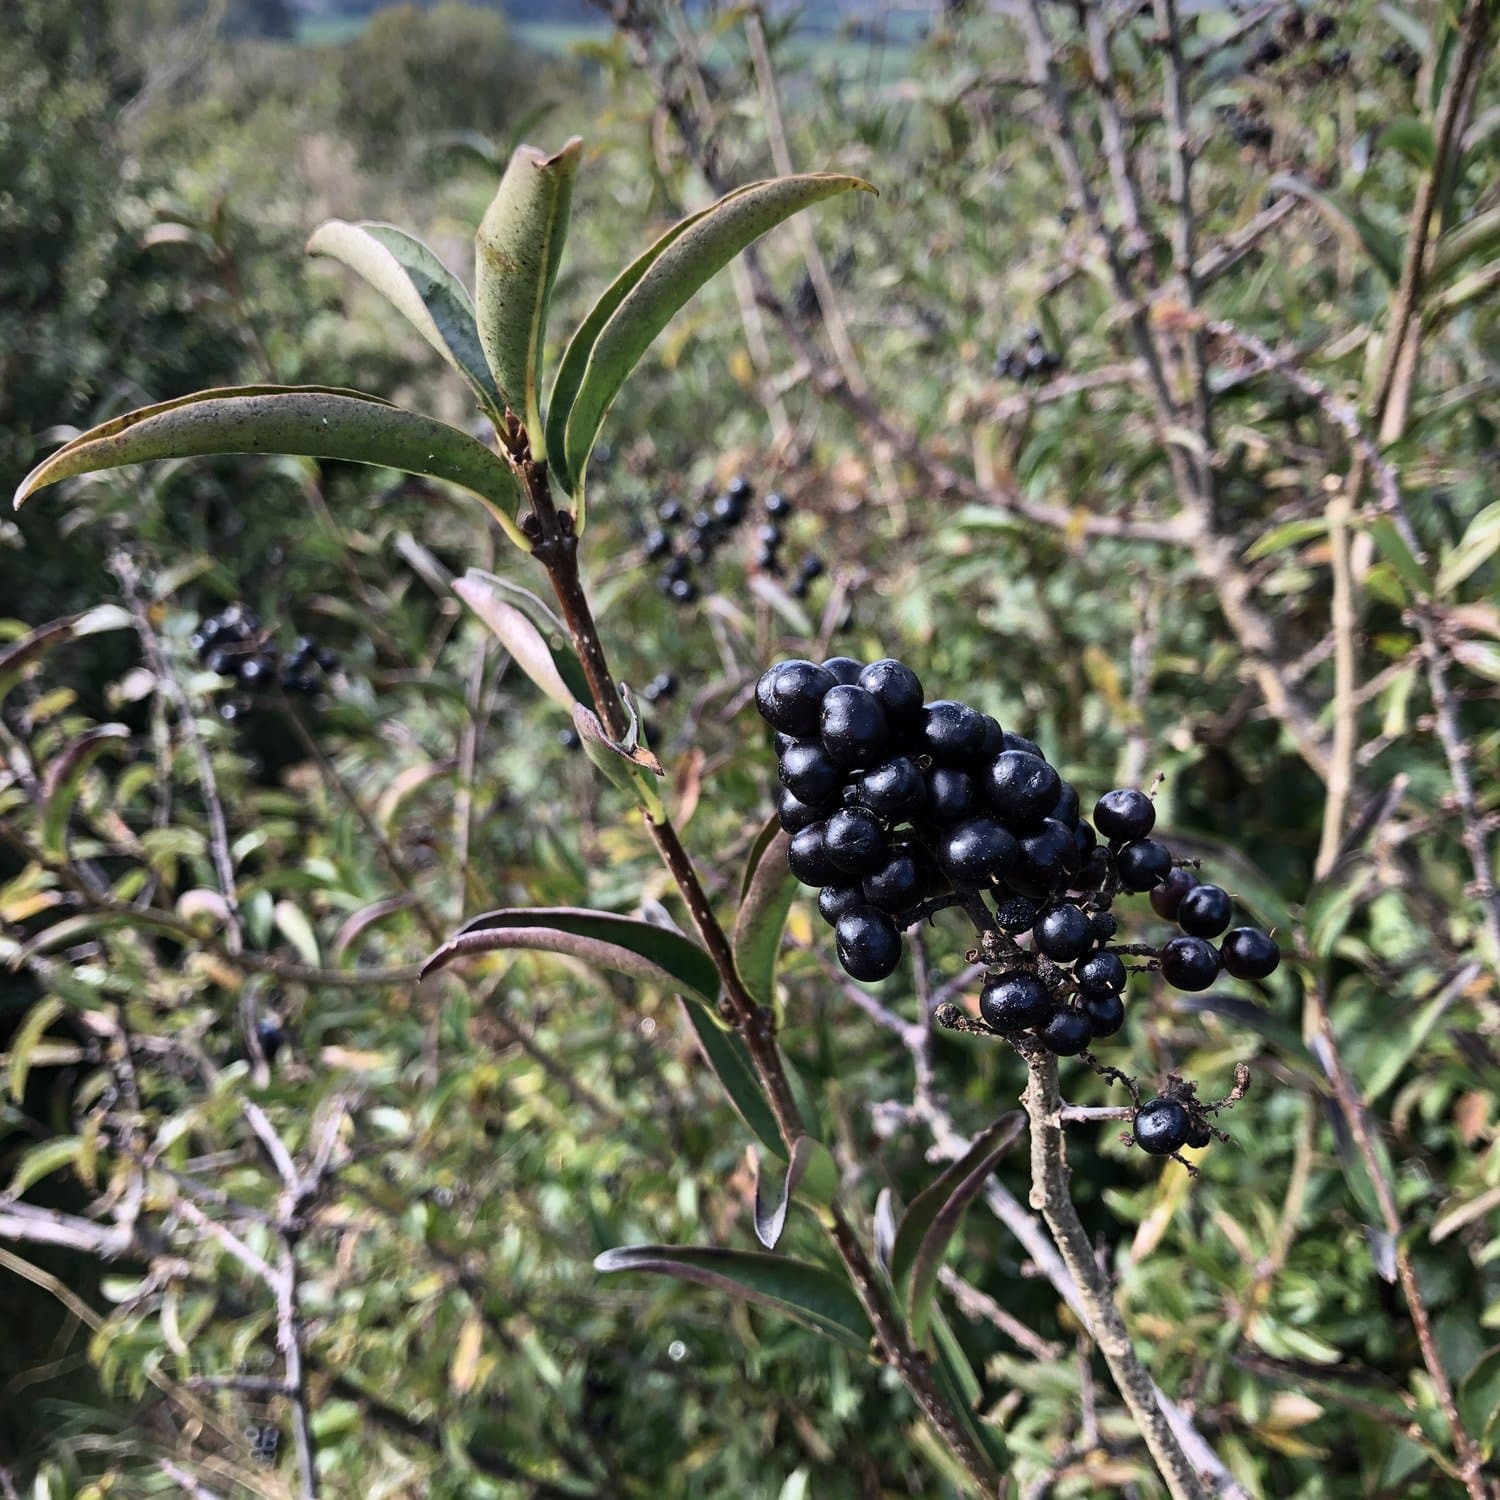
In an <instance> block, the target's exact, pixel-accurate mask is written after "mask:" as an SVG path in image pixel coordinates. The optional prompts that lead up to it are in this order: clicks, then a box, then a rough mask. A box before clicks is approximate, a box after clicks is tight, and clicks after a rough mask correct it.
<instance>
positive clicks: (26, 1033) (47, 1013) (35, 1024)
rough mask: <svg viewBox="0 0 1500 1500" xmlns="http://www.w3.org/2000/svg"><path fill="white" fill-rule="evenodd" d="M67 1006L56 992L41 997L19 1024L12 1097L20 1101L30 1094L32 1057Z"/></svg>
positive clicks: (13, 1044) (12, 1053)
mask: <svg viewBox="0 0 1500 1500" xmlns="http://www.w3.org/2000/svg"><path fill="white" fill-rule="evenodd" d="M66 1009H67V1007H66V1006H65V1005H64V1004H63V1003H62V1001H61V1000H59V999H58V998H57V996H55V995H49V996H48V997H47V998H46V999H45V1000H39V1001H38V1002H37V1003H36V1004H35V1005H33V1006H32V1007H31V1009H30V1010H29V1011H28V1012H27V1013H26V1019H25V1020H24V1021H22V1022H21V1024H20V1025H19V1026H18V1027H16V1030H15V1033H14V1035H13V1036H12V1037H11V1039H10V1068H9V1072H10V1097H11V1098H12V1099H14V1100H15V1101H16V1102H17V1103H19V1102H20V1101H21V1100H22V1099H23V1098H25V1096H26V1079H27V1076H28V1075H29V1074H30V1072H31V1060H32V1056H33V1054H34V1053H35V1051H36V1046H37V1043H38V1042H40V1041H41V1039H42V1038H43V1037H44V1036H45V1035H46V1034H47V1028H48V1027H49V1026H51V1025H52V1023H53V1022H54V1021H55V1020H57V1019H58V1017H59V1016H61V1015H62V1014H63V1012H64V1011H65V1010H66Z"/></svg>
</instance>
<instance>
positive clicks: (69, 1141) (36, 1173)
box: [6, 1135, 83, 1198]
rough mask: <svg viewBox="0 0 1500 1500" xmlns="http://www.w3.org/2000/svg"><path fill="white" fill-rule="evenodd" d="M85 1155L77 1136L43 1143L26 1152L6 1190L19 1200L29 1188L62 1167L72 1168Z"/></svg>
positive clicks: (63, 1137)
mask: <svg viewBox="0 0 1500 1500" xmlns="http://www.w3.org/2000/svg"><path fill="white" fill-rule="evenodd" d="M82 1153H83V1142H82V1141H81V1140H79V1139H78V1137H77V1136H76V1135H69V1136H62V1137H60V1138H59V1139H57V1140H54V1141H43V1142H42V1144H41V1145H40V1146H33V1147H32V1148H31V1150H30V1151H27V1152H25V1153H24V1154H23V1155H22V1157H21V1160H20V1161H19V1162H18V1163H17V1165H16V1170H15V1175H14V1176H12V1178H11V1179H10V1186H9V1188H7V1189H6V1191H7V1192H8V1193H9V1195H10V1196H11V1197H13V1198H19V1197H20V1196H21V1194H22V1193H24V1192H25V1191H26V1189H27V1188H29V1187H32V1186H33V1185H34V1184H36V1183H38V1182H40V1181H41V1180H42V1178H44V1177H47V1176H50V1175H51V1174H52V1173H53V1172H56V1171H58V1170H59V1168H62V1167H70V1166H72V1165H73V1163H74V1162H76V1161H77V1160H78V1158H79V1156H80V1155H82Z"/></svg>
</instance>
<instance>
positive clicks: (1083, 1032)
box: [1037, 1009, 1094, 1057]
mask: <svg viewBox="0 0 1500 1500" xmlns="http://www.w3.org/2000/svg"><path fill="white" fill-rule="evenodd" d="M1037 1036H1038V1037H1040V1038H1041V1042H1042V1045H1043V1046H1044V1047H1045V1048H1046V1049H1047V1050H1048V1051H1049V1052H1055V1053H1056V1054H1057V1055H1058V1056H1059V1057H1077V1056H1078V1054H1079V1053H1080V1052H1082V1051H1083V1050H1084V1048H1085V1047H1087V1046H1088V1044H1089V1043H1090V1042H1091V1041H1093V1040H1094V1028H1093V1026H1092V1025H1091V1024H1090V1022H1089V1018H1088V1017H1087V1016H1086V1015H1085V1014H1084V1013H1083V1012H1082V1011H1081V1010H1065V1009H1059V1010H1058V1011H1056V1012H1055V1013H1054V1014H1053V1016H1052V1019H1051V1020H1049V1021H1048V1022H1047V1023H1046V1025H1045V1026H1043V1027H1041V1028H1040V1029H1039V1030H1038V1032H1037Z"/></svg>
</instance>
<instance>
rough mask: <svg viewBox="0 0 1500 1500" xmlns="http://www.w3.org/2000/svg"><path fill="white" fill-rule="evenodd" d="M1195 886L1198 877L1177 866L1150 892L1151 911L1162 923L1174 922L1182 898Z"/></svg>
mask: <svg viewBox="0 0 1500 1500" xmlns="http://www.w3.org/2000/svg"><path fill="white" fill-rule="evenodd" d="M1197 884H1198V877H1197V876H1196V875H1194V874H1193V872H1192V871H1191V870H1189V869H1186V868H1184V867H1181V866H1179V867H1178V868H1177V869H1175V870H1173V871H1171V872H1170V873H1169V874H1168V876H1167V878H1166V879H1165V880H1163V881H1162V883H1161V884H1160V885H1159V886H1157V887H1156V888H1155V889H1154V890H1153V891H1152V892H1151V910H1152V911H1154V912H1155V913H1156V915H1157V916H1159V917H1161V918H1162V919H1163V920H1164V921H1167V922H1172V921H1175V920H1176V918H1177V908H1178V907H1179V906H1181V905H1182V898H1183V897H1184V896H1185V895H1187V893H1188V892H1189V891H1190V890H1192V888H1193V887H1194V886H1195V885H1197Z"/></svg>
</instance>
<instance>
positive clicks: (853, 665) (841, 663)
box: [761, 526, 865, 685]
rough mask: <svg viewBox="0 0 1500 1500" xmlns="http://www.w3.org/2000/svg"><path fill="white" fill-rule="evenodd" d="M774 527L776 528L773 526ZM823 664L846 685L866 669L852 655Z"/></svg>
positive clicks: (834, 676)
mask: <svg viewBox="0 0 1500 1500" xmlns="http://www.w3.org/2000/svg"><path fill="white" fill-rule="evenodd" d="M766 529H767V528H766V527H764V526H762V527H761V540H762V541H764V540H765V532H766ZM772 529H774V528H772ZM823 666H824V667H825V668H826V669H827V670H828V671H830V672H832V673H833V680H834V681H835V682H839V683H844V684H845V685H848V684H851V683H857V682H858V681H859V674H860V673H861V672H863V671H864V669H865V668H864V663H863V662H858V661H855V659H854V658H853V657H852V656H830V657H829V658H828V660H827V661H825V662H824V663H823Z"/></svg>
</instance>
